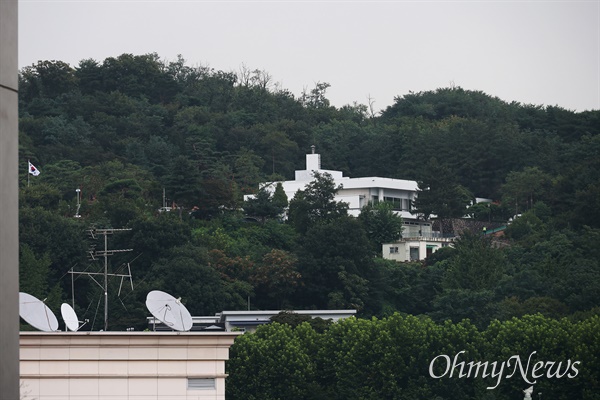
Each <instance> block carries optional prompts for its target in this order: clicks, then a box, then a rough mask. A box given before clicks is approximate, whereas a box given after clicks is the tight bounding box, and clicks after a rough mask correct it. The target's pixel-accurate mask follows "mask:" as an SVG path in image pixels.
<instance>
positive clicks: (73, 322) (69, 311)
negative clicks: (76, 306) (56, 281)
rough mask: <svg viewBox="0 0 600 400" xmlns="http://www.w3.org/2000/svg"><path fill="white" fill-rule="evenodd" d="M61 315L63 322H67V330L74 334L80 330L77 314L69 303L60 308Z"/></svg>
mask: <svg viewBox="0 0 600 400" xmlns="http://www.w3.org/2000/svg"><path fill="white" fill-rule="evenodd" d="M60 314H61V315H62V319H63V321H65V326H66V327H67V330H69V331H73V332H76V331H78V330H79V318H77V314H76V313H75V310H73V307H71V306H70V305H68V304H67V303H62V305H61V306H60Z"/></svg>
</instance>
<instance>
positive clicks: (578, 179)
mask: <svg viewBox="0 0 600 400" xmlns="http://www.w3.org/2000/svg"><path fill="white" fill-rule="evenodd" d="M272 79H273V78H272V77H270V76H269V74H268V73H267V72H265V71H260V70H251V69H245V70H244V71H242V72H241V73H239V74H235V73H232V72H226V71H217V70H214V69H211V68H208V67H204V66H196V67H191V66H187V65H185V60H184V59H183V58H182V57H178V58H177V60H174V61H172V62H165V61H162V60H160V59H159V57H158V56H157V55H156V54H146V55H132V54H123V55H120V56H117V57H110V58H107V59H106V60H104V61H95V60H91V59H89V60H82V61H81V62H80V63H79V65H78V66H76V67H71V66H69V65H67V64H65V63H63V62H61V61H40V62H39V63H37V64H34V65H32V66H30V67H27V68H25V69H23V70H22V71H21V76H20V81H19V84H20V90H19V100H20V109H19V112H20V124H19V127H20V137H19V143H20V149H19V157H20V171H21V173H20V175H19V179H20V185H21V189H22V196H21V198H20V206H21V215H20V222H21V225H20V231H19V235H20V242H21V246H22V250H23V251H22V253H21V256H22V267H23V270H24V271H28V272H27V273H26V274H25V275H23V276H22V283H23V282H24V283H23V285H24V286H23V287H25V288H26V287H28V285H31V286H30V288H31V290H32V291H36V293H38V292H39V291H44V290H45V291H47V292H50V293H52V296H54V297H53V299H55V300H53V301H56V302H58V301H59V300H60V299H59V298H60V297H61V296H62V297H65V296H67V293H69V291H70V280H69V276H68V275H67V274H66V272H67V271H68V270H69V268H71V267H72V266H73V265H77V268H78V269H82V270H83V269H85V268H87V267H88V261H87V260H86V251H87V250H88V245H89V243H88V242H87V241H86V235H85V230H86V229H87V228H89V226H90V225H96V226H97V227H115V228H118V227H124V226H127V227H131V228H132V229H133V230H132V232H131V233H128V234H124V235H122V236H119V237H115V238H114V243H113V244H114V245H115V246H118V247H120V248H133V249H134V252H133V253H131V254H129V253H128V255H127V256H122V257H115V258H114V259H113V260H112V263H113V265H111V267H114V268H118V267H119V265H121V264H122V263H124V262H127V261H130V260H131V259H133V258H135V257H137V259H136V261H134V263H133V264H132V272H133V274H134V281H136V280H137V279H138V278H139V281H141V282H140V285H141V286H140V289H139V290H140V291H144V290H146V289H147V290H151V289H152V288H153V287H150V285H151V284H156V285H162V284H164V282H163V279H164V278H165V277H167V276H168V277H169V278H170V279H174V280H175V281H176V282H177V286H176V287H175V289H176V290H174V291H179V290H181V291H195V292H203V293H206V292H208V293H209V294H208V295H207V297H206V298H205V299H206V300H203V298H201V297H197V298H196V297H194V299H193V300H192V302H196V301H198V302H199V303H198V304H197V308H196V309H195V312H198V313H200V312H207V313H211V312H213V311H215V312H216V311H220V310H219V308H221V307H232V308H237V307H239V308H242V307H243V308H245V307H246V306H247V298H248V296H250V297H251V300H252V304H253V305H254V306H255V307H257V308H273V307H285V308H293V309H296V308H317V307H356V308H357V309H359V310H360V311H359V315H360V316H370V315H377V316H380V315H391V314H393V313H394V312H395V311H401V312H404V313H411V314H415V315H429V316H431V317H433V318H435V319H436V320H445V319H451V320H453V321H458V320H460V319H462V318H464V317H467V316H468V317H469V318H471V319H472V324H473V325H475V326H480V327H481V326H485V325H486V324H487V323H488V322H489V321H490V320H492V319H493V318H499V319H501V320H506V319H509V318H511V317H512V316H521V315H524V314H527V313H532V312H540V313H543V314H544V315H546V316H562V315H570V314H573V313H589V312H590V311H589V310H591V309H593V308H594V307H598V296H597V293H598V288H599V287H600V282H599V279H600V278H599V276H600V266H599V261H598V260H600V254H598V246H597V243H598V239H599V238H598V236H599V235H598V229H599V228H600V217H599V215H600V214H599V211H598V210H600V204H598V202H599V199H600V195H599V187H600V186H599V185H598V176H600V164H599V160H600V157H598V154H599V150H600V139H599V138H600V135H598V133H599V130H600V128H599V127H600V111H587V112H583V113H575V112H571V111H568V110H564V109H561V108H560V107H543V106H535V105H522V104H518V103H506V102H504V101H502V100H500V99H498V98H495V97H492V96H489V95H487V94H484V93H481V92H477V91H469V90H464V89H461V88H454V87H453V88H442V89H438V90H435V91H430V92H422V93H409V94H407V95H404V96H399V97H398V98H396V100H395V103H394V104H393V105H391V106H390V107H388V108H387V109H386V110H384V111H383V113H382V114H381V116H380V117H377V116H375V115H376V114H377V113H376V110H370V112H369V108H368V107H366V106H364V105H361V104H355V105H352V106H350V105H347V106H344V107H341V108H339V109H338V108H336V107H333V106H331V104H330V102H329V100H328V99H327V97H326V94H327V90H328V88H329V84H327V83H317V84H316V85H315V87H314V88H313V89H312V90H306V91H305V92H304V93H302V94H300V96H297V97H296V96H294V94H292V93H290V92H289V91H287V90H285V89H281V88H279V87H278V86H277V85H276V84H274V82H273V80H272ZM313 144H314V145H316V146H317V149H318V151H319V152H320V153H322V155H323V168H324V169H337V170H341V171H343V172H344V174H345V175H346V176H349V177H364V176H382V177H390V178H399V179H413V180H417V181H419V183H420V186H419V188H420V190H421V192H420V194H419V200H418V202H417V204H416V207H417V209H418V211H419V212H421V213H422V214H423V216H431V215H437V217H438V218H440V219H447V218H452V217H456V216H462V214H466V215H470V216H472V217H473V218H474V219H477V220H479V221H486V222H498V223H506V222H507V220H508V218H509V217H512V216H513V215H514V214H522V215H521V216H520V217H518V218H516V219H515V220H514V221H513V222H512V224H511V225H509V227H508V228H507V229H506V231H504V237H496V236H494V237H489V239H490V241H489V242H488V241H483V240H482V238H478V237H476V238H470V239H469V238H464V241H461V242H459V243H457V244H456V248H455V249H442V250H440V251H438V252H436V253H434V254H433V255H432V256H431V257H429V259H428V260H427V261H426V264H425V265H424V264H422V263H418V264H396V263H389V262H386V261H384V260H382V259H379V258H376V257H375V255H377V254H378V253H379V251H380V250H379V246H380V244H381V243H382V242H385V241H391V240H394V239H395V238H396V237H397V232H398V229H397V222H398V220H397V219H394V218H392V217H391V215H390V213H389V210H383V209H382V210H375V209H373V210H371V212H369V213H366V214H364V215H362V216H361V217H360V218H358V219H355V218H351V217H348V216H347V207H346V205H345V204H343V203H337V202H335V201H334V196H335V192H336V190H337V189H338V188H337V187H336V184H335V183H334V182H333V180H332V179H330V177H328V176H327V175H317V176H315V179H314V181H313V182H312V183H311V184H310V185H309V186H308V187H306V188H305V189H304V190H303V191H302V192H300V193H299V194H298V195H297V196H296V197H295V198H294V199H287V198H286V197H285V194H284V192H283V189H282V187H281V186H279V187H276V188H275V193H274V194H273V196H272V197H270V198H269V201H268V202H266V203H264V204H263V205H265V204H266V205H267V206H268V207H266V210H265V208H260V207H258V208H256V207H255V210H254V211H252V212H251V214H255V215H254V216H255V217H258V219H259V220H264V221H263V223H260V224H259V223H253V222H251V221H249V220H248V219H245V218H244V216H243V215H242V207H243V200H242V199H243V197H242V196H243V195H244V194H254V193H256V192H257V189H258V184H259V183H260V182H265V181H271V182H275V181H281V180H289V179H292V178H293V174H294V170H296V169H301V168H302V166H303V162H304V156H305V154H304V153H305V152H307V151H309V149H310V146H311V145H313ZM28 159H30V160H32V162H33V163H34V164H35V165H36V167H38V168H39V169H40V170H41V171H42V174H41V175H40V176H37V177H33V176H29V178H30V179H29V181H30V184H29V186H28V185H27V181H28V179H27V178H28V175H27V173H26V168H27V160H28ZM429 160H432V161H429ZM75 189H80V190H81V192H80V194H81V199H80V200H81V204H80V209H79V215H81V218H74V217H73V216H74V215H75V210H76V207H77V196H76V192H75ZM163 189H164V190H165V194H166V205H167V206H168V207H174V209H173V210H171V211H170V212H165V213H159V212H158V209H159V208H160V207H161V205H163V199H162V194H163ZM263 195H264V194H260V193H259V198H261V199H262V200H264V198H262V197H260V196H263ZM472 196H477V197H486V198H491V199H492V200H494V203H493V204H492V205H490V206H489V207H487V208H486V206H485V205H475V206H473V207H471V208H469V209H468V210H467V209H466V205H467V198H468V199H469V200H471V197H472ZM263 197H264V196H263ZM288 201H289V212H288V215H289V217H290V218H289V220H288V221H287V222H285V221H279V220H278V217H279V214H280V212H279V210H281V209H283V208H285V207H287V206H288ZM542 202H543V203H542ZM377 207H384V206H383V205H378V206H377ZM244 208H246V209H248V208H251V207H248V204H247V205H246V206H245V207H244ZM370 217H373V218H370ZM444 233H449V232H444ZM498 235H502V233H499V234H498ZM480 239H481V240H480ZM129 256H130V257H129ZM29 276H31V277H32V279H31V282H29V281H28V277H29ZM188 276H191V277H197V280H202V279H205V278H204V277H206V280H207V282H208V283H207V284H206V285H205V284H202V283H196V282H190V281H189V280H187V281H186V280H185V278H187V277H188ZM24 280H25V281H24ZM180 281H181V282H180ZM44 285H46V286H44ZM144 285H145V286H144ZM76 286H78V290H77V291H76V303H78V307H79V308H81V309H90V310H92V309H93V308H94V307H90V304H91V303H94V304H96V301H97V298H96V297H95V296H96V291H95V290H92V289H94V287H93V283H91V282H88V283H85V280H83V279H80V280H79V281H78V283H77V284H76ZM161 287H163V288H164V289H165V290H167V291H172V288H168V287H165V286H161ZM136 290H137V289H136ZM81 293H84V294H81ZM86 293H88V294H86ZM187 294H189V293H180V295H182V296H183V295H187ZM40 295H41V294H40ZM129 296H130V297H129V298H128V302H127V303H128V309H129V311H125V310H124V309H123V310H119V311H112V310H111V315H114V318H115V319H116V321H118V323H116V324H115V325H112V326H114V327H126V326H134V325H135V326H138V325H139V324H137V323H136V322H135V321H136V319H138V320H140V319H141V320H143V318H144V317H145V314H146V312H145V308H144V305H143V302H144V298H143V297H144V296H143V293H142V294H141V295H140V294H138V292H137V291H136V292H135V294H130V295H129ZM62 300H64V299H62ZM119 300H120V299H119V298H118V297H117V296H116V295H114V298H111V304H117V305H118V304H119ZM186 304H188V305H191V303H190V302H188V303H186ZM117 308H118V307H117ZM88 316H89V315H88ZM309 375H310V374H309ZM306 379H308V378H306ZM310 379H312V378H310ZM373 379H375V378H373ZM301 382H302V380H299V381H298V385H299V386H298V387H299V389H298V390H299V392H298V396H299V397H300V396H301V395H304V394H306V392H303V390H304V389H302V388H301V385H300V383H301ZM438 389H439V388H438ZM438 389H431V390H429V389H423V390H421V391H420V389H419V388H418V385H417V384H415V385H413V387H412V389H410V390H409V391H407V393H410V394H406V397H407V398H411V397H410V396H412V398H425V397H432V396H433V397H434V398H435V396H438V397H440V398H445V397H448V396H450V395H452V396H453V397H454V398H458V397H461V396H463V395H468V393H466V394H465V393H462V392H448V393H445V392H444V390H445V389H444V390H438ZM328 390H329V389H328ZM391 390H392V389H390V391H389V392H386V395H385V396H388V395H389V393H391ZM411 390H412V391H411ZM473 390H475V389H473ZM317 392H318V391H317ZM359 392H360V390H359ZM311 393H315V391H312V392H311ZM320 393H321V395H322V397H323V398H331V397H330V395H331V392H329V391H324V392H320ZM360 393H361V395H363V396H364V397H365V398H369V397H373V396H377V395H379V394H376V395H374V394H372V393H369V392H360ZM385 396H384V398H385ZM390 396H391V397H390ZM403 396H404V395H403ZM388 397H389V398H393V395H389V396H388ZM379 398H381V397H379Z"/></svg>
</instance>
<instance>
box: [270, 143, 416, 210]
mask: <svg viewBox="0 0 600 400" xmlns="http://www.w3.org/2000/svg"><path fill="white" fill-rule="evenodd" d="M315 172H318V173H320V174H325V173H326V174H329V175H331V177H332V178H333V179H334V181H335V184H336V186H339V185H342V189H341V190H339V191H338V193H337V194H336V196H335V200H336V201H343V202H345V203H348V214H350V215H353V216H358V215H359V214H360V211H361V209H362V208H363V207H364V206H365V205H367V204H368V203H369V202H374V203H375V202H377V201H388V202H390V203H392V204H393V205H394V210H395V211H396V212H397V213H398V214H400V215H401V216H402V218H403V219H404V220H405V221H410V220H412V221H416V216H415V215H413V214H411V212H410V207H411V206H410V204H411V201H412V200H414V199H415V197H416V194H417V182H416V181H409V180H404V179H391V178H380V177H375V176H374V177H366V178H349V177H347V176H343V173H342V171H332V170H327V169H322V168H321V155H320V154H316V153H315V147H314V146H312V153H311V154H307V155H306V169H303V170H297V171H296V172H295V179H294V180H293V181H282V182H268V183H262V184H261V185H260V186H261V187H265V186H266V187H267V188H268V190H270V191H275V187H276V185H277V183H281V184H282V186H283V190H284V191H285V194H286V196H287V197H288V200H291V199H292V198H293V197H294V196H295V195H296V192H297V191H298V190H303V189H304V188H305V187H306V185H308V184H309V183H310V182H311V181H313V180H314V173H315Z"/></svg>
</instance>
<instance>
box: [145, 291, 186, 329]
mask: <svg viewBox="0 0 600 400" xmlns="http://www.w3.org/2000/svg"><path fill="white" fill-rule="evenodd" d="M146 308H147V309H148V311H150V313H151V314H152V315H153V316H154V318H156V319H158V320H159V321H161V322H162V323H163V324H165V325H167V326H168V327H169V328H171V329H174V330H176V331H189V330H190V329H192V315H191V314H190V312H189V311H188V310H187V308H185V306H184V305H183V304H182V303H181V297H180V298H178V299H176V298H175V297H173V296H171V295H170V294H169V293H166V292H162V291H160V290H153V291H151V292H150V293H148V296H147V297H146Z"/></svg>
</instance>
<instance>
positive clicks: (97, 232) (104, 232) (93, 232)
mask: <svg viewBox="0 0 600 400" xmlns="http://www.w3.org/2000/svg"><path fill="white" fill-rule="evenodd" d="M130 230H131V228H122V229H95V228H92V229H90V230H89V232H88V233H89V235H90V237H91V238H92V239H97V238H98V236H104V250H95V247H96V245H92V247H91V249H90V252H89V254H90V257H91V259H92V260H93V261H96V260H97V257H104V272H85V271H74V270H73V268H71V270H70V271H69V273H70V274H79V275H87V276H89V277H90V278H92V280H93V281H94V282H96V284H98V286H100V287H101V288H102V290H103V291H104V330H105V331H107V330H108V277H109V276H119V277H121V284H123V279H124V278H129V280H130V282H131V289H132V290H133V281H132V279H131V267H130V266H129V263H128V264H127V272H128V273H127V274H115V273H110V274H109V273H108V256H112V255H114V254H115V253H125V252H129V251H133V249H121V250H109V249H108V235H112V234H113V233H115V232H123V231H130ZM94 275H103V277H104V282H103V284H101V283H100V282H98V280H96V278H94ZM72 290H74V289H73V288H72ZM119 293H120V289H119Z"/></svg>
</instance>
